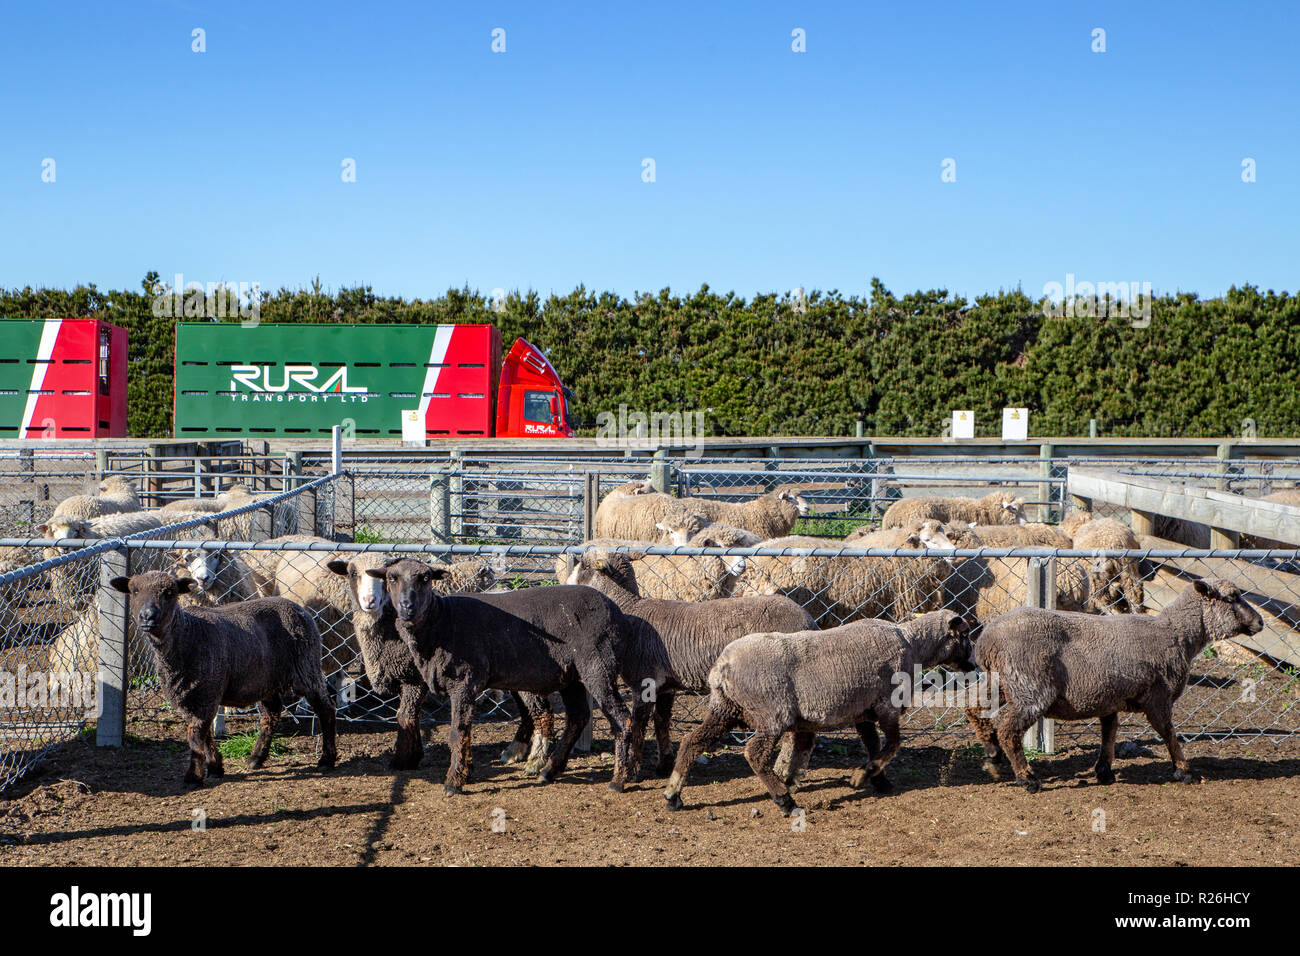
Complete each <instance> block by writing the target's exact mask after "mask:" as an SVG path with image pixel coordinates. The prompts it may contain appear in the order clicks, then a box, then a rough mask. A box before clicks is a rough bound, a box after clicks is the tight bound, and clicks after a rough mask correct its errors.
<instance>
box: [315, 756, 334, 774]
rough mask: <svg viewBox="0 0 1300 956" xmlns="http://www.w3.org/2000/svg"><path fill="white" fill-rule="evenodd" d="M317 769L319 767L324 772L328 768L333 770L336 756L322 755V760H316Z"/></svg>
mask: <svg viewBox="0 0 1300 956" xmlns="http://www.w3.org/2000/svg"><path fill="white" fill-rule="evenodd" d="M316 769H317V770H320V771H322V772H324V771H326V770H333V769H334V758H333V757H321V758H320V760H317V761H316Z"/></svg>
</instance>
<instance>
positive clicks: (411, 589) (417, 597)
mask: <svg viewBox="0 0 1300 956" xmlns="http://www.w3.org/2000/svg"><path fill="white" fill-rule="evenodd" d="M446 573H447V572H446V571H445V570H444V569H442V568H432V567H430V566H429V565H427V564H425V563H424V562H422V561H411V560H409V559H408V560H404V561H398V562H397V563H396V564H393V565H390V566H389V567H388V568H385V569H383V570H380V571H376V570H368V571H366V574H368V575H370V576H371V577H379V576H383V578H384V583H385V584H386V585H387V586H388V599H389V600H390V601H392V603H393V610H394V611H395V612H396V613H397V618H398V620H400V621H402V622H404V623H408V624H409V623H413V622H418V621H421V620H423V619H424V617H425V615H426V614H428V612H429V608H430V607H431V606H432V605H433V603H434V602H435V601H437V600H438V595H437V594H436V593H435V592H434V590H433V582H434V581H436V580H438V579H439V578H441V577H443V576H444V575H445V574H446Z"/></svg>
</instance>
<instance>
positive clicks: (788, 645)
mask: <svg viewBox="0 0 1300 956" xmlns="http://www.w3.org/2000/svg"><path fill="white" fill-rule="evenodd" d="M969 634H970V628H969V627H968V626H967V624H966V622H965V621H963V620H962V619H961V617H960V616H958V615H956V614H953V613H952V612H951V611H935V612H932V613H930V614H923V615H921V616H920V617H917V618H912V619H910V620H908V621H907V622H905V623H903V624H899V625H894V624H888V623H886V622H884V621H857V622H855V623H853V624H846V625H843V626H841V627H835V628H830V629H829V630H824V631H800V632H797V633H794V634H770V633H757V634H750V635H747V636H746V637H742V638H740V639H739V640H735V641H732V642H731V643H730V644H728V645H727V647H726V648H725V649H724V650H723V651H722V653H721V654H720V655H719V656H718V660H717V663H715V664H714V665H713V668H712V670H710V672H709V703H708V707H707V709H706V710H705V714H704V717H703V719H702V720H701V721H700V724H699V726H698V727H696V728H695V730H693V731H691V733H690V734H688V735H687V737H686V739H685V740H684V741H682V745H681V748H680V750H679V752H678V754H677V761H676V763H675V764H674V766H673V775H672V777H671V778H670V779H669V781H668V788H667V790H666V791H665V792H664V797H665V799H667V801H668V808H669V809H670V810H680V809H681V808H682V798H681V792H682V788H683V787H684V786H685V783H686V777H687V774H688V773H689V772H690V769H691V766H692V765H693V764H694V763H695V760H696V759H697V758H698V757H699V755H700V754H701V753H702V752H703V751H704V750H707V749H709V748H710V747H712V746H713V744H715V743H716V742H717V741H718V740H719V739H721V737H722V735H723V734H725V733H727V732H728V731H730V730H732V729H733V728H735V727H738V726H741V725H745V726H748V727H749V728H750V729H751V730H753V731H754V734H753V736H752V737H750V739H749V742H748V743H747V744H746V745H745V759H746V760H748V761H749V765H750V767H751V768H752V769H753V771H754V774H755V775H756V776H757V777H758V779H759V781H760V782H761V783H762V784H763V786H764V787H765V788H766V789H767V791H768V793H769V794H771V796H772V800H773V801H774V802H775V803H776V805H777V806H778V807H779V808H780V809H781V812H782V813H784V814H786V815H789V814H790V813H792V812H793V811H794V810H796V809H798V808H797V807H796V806H795V802H794V798H793V797H792V796H791V795H790V790H789V787H788V784H787V783H785V782H784V781H782V780H781V779H779V778H778V777H777V776H776V774H775V773H773V771H772V762H773V759H774V758H775V756H776V750H777V744H778V741H779V740H780V739H781V737H782V736H783V735H785V734H788V733H793V734H794V739H795V750H796V758H795V762H796V764H798V763H800V762H802V759H803V755H804V754H806V752H807V751H808V750H811V749H812V746H813V742H814V741H815V739H816V735H817V734H818V733H821V732H823V731H827V730H835V729H837V728H839V727H844V726H853V727H855V728H857V729H858V732H859V734H860V736H861V737H862V742H863V744H864V745H865V747H866V749H867V754H868V761H867V763H865V764H864V765H863V766H862V767H861V768H859V769H858V770H857V771H856V772H855V773H854V775H853V780H852V783H853V785H854V786H855V787H861V786H863V785H864V784H866V783H867V782H868V781H870V782H871V784H872V786H873V787H874V788H875V789H876V790H879V791H882V792H888V791H890V790H892V789H893V786H892V784H890V782H889V780H888V778H887V777H885V768H886V767H887V766H888V765H889V761H890V760H891V759H892V758H893V756H894V754H895V753H897V752H898V747H899V743H900V735H899V722H900V719H901V716H902V712H903V709H904V703H905V701H906V695H905V694H904V693H902V692H901V689H900V683H901V682H902V681H909V682H910V680H911V679H912V675H913V674H914V673H916V672H917V669H928V668H932V667H939V666H942V665H945V664H952V665H955V666H957V667H960V668H961V669H963V670H966V669H969V667H970V664H969V659H970V652H971V646H970V638H969ZM876 723H879V724H880V726H881V728H882V729H883V730H884V732H885V748H884V750H883V751H882V750H880V749H879V739H878V738H877V736H876V732H875V724H876Z"/></svg>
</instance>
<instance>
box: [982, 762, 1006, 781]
mask: <svg viewBox="0 0 1300 956" xmlns="http://www.w3.org/2000/svg"><path fill="white" fill-rule="evenodd" d="M984 772H985V773H987V774H988V775H989V776H990V777H992V778H993V779H994V780H1001V779H1002V768H1001V767H999V766H998V765H997V763H996V762H995V761H993V760H986V761H984Z"/></svg>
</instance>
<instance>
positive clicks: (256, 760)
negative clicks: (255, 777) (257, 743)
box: [244, 757, 266, 770]
mask: <svg viewBox="0 0 1300 956" xmlns="http://www.w3.org/2000/svg"><path fill="white" fill-rule="evenodd" d="M264 763H266V758H265V757H249V758H248V759H247V760H245V761H244V766H245V767H247V768H248V769H249V770H261V769H262V764H264Z"/></svg>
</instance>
